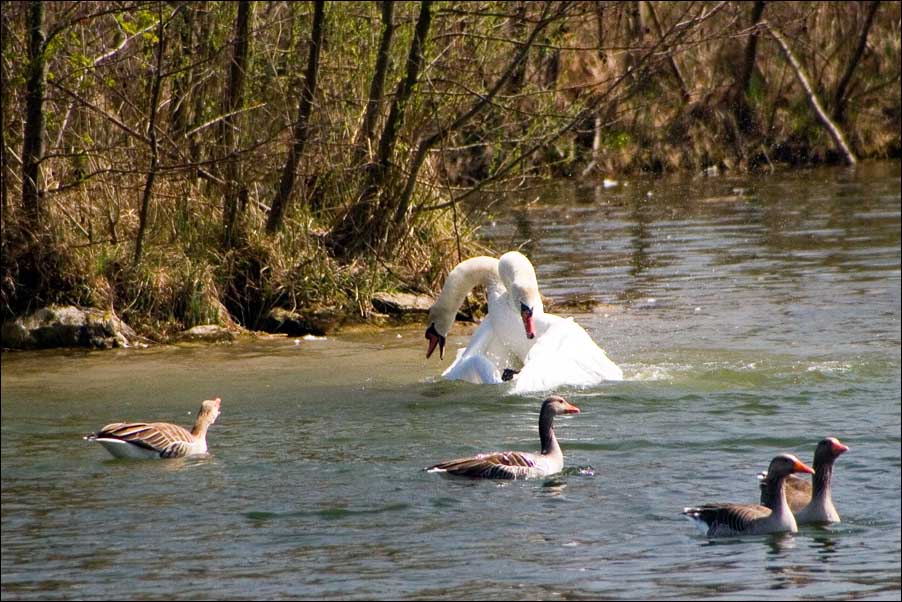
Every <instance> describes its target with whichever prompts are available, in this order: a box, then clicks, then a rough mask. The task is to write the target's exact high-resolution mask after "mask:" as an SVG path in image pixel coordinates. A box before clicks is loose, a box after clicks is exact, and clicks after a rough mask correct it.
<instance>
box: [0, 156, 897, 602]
mask: <svg viewBox="0 0 902 602" xmlns="http://www.w3.org/2000/svg"><path fill="white" fill-rule="evenodd" d="M900 198H902V196H900V166H899V164H898V163H887V164H880V165H870V166H863V167H862V168H860V169H858V170H857V171H849V170H845V169H825V170H814V171H800V172H793V173H789V174H775V175H770V176H763V177H762V176H758V177H755V178H735V179H727V178H715V179H702V180H699V179H693V180H689V179H687V180H679V181H667V182H661V181H655V180H635V181H630V182H628V183H623V184H620V185H617V186H614V187H610V188H603V187H598V188H595V187H591V186H586V185H580V184H576V183H573V182H567V183H561V184H559V185H557V186H555V187H552V188H549V189H547V190H544V191H542V192H541V193H530V194H524V195H522V196H521V197H520V198H519V199H518V200H503V201H498V202H496V203H494V204H491V205H490V206H489V207H488V209H487V213H485V214H484V215H483V216H482V218H483V219H484V223H485V226H484V228H483V234H484V236H485V237H486V239H488V240H490V241H492V242H493V243H494V244H495V245H496V246H497V247H498V248H503V249H510V248H514V247H516V246H518V245H520V244H522V243H524V242H525V243H526V244H525V245H524V246H523V250H524V252H525V253H527V255H529V257H530V258H531V259H532V260H533V262H534V263H535V265H536V270H537V273H538V278H539V283H540V285H541V287H542V292H543V294H544V295H545V296H546V297H547V298H548V299H549V300H550V301H551V302H556V303H557V305H558V309H554V307H552V308H550V311H559V313H561V314H564V315H573V316H574V317H575V319H576V320H577V321H578V322H579V323H580V324H582V325H583V326H584V327H585V328H586V329H587V330H588V331H589V333H590V334H591V335H592V336H593V338H594V339H595V340H596V341H598V342H599V344H600V345H601V346H602V347H604V349H605V350H606V351H607V353H608V355H609V356H610V357H611V358H612V359H613V360H614V361H615V362H617V363H618V364H619V365H620V366H621V367H622V368H623V369H624V373H625V375H626V380H625V381H623V382H617V383H604V384H601V385H599V386H596V387H592V388H588V389H564V390H560V391H556V392H557V393H561V394H564V395H565V396H567V397H568V399H570V401H571V402H573V403H574V404H575V405H577V406H579V407H580V408H581V410H582V413H581V414H579V415H575V416H567V417H561V418H559V419H558V421H557V422H556V431H557V434H558V438H559V439H560V440H561V445H562V447H563V450H564V455H565V470H564V471H563V472H562V473H561V474H559V475H556V476H554V477H551V478H548V479H542V480H535V481H523V482H511V483H496V482H475V481H461V480H451V479H442V478H438V477H437V476H436V475H432V474H428V473H425V472H423V471H422V470H421V469H422V468H423V467H424V466H427V465H429V464H430V463H435V462H438V461H440V460H444V459H449V458H452V457H458V456H462V455H468V454H472V453H477V452H480V451H491V450H497V449H522V450H533V449H536V448H537V446H538V436H537V419H538V409H539V405H540V403H541V397H542V396H540V395H537V396H531V397H523V396H518V395H511V394H508V393H507V391H506V387H507V386H506V385H502V386H476V385H470V384H467V383H457V382H445V381H442V380H440V378H439V377H438V375H439V374H440V373H441V371H442V370H443V368H444V367H447V365H448V364H449V362H450V358H449V354H447V353H446V356H445V360H444V361H443V362H440V361H438V360H437V358H435V357H433V358H432V359H431V360H429V361H426V360H425V359H424V355H425V345H426V342H425V340H424V339H423V329H424V328H425V324H424V325H417V326H412V327H404V328H387V329H384V330H382V331H378V332H356V333H347V334H343V335H339V336H337V337H329V338H326V339H297V340H295V339H284V338H281V339H280V338H276V339H260V340H256V341H245V342H240V343H236V344H232V345H214V346H196V347H156V348H150V349H144V350H135V349H128V350H114V351H107V352H89V351H74V350H59V351H43V352H16V353H4V354H3V356H2V594H3V598H4V600H6V599H10V600H13V599H75V598H79V599H97V598H109V599H161V598H169V599H171V598H182V599H223V598H244V599H259V598H264V599H280V598H282V599H284V598H325V599H372V598H395V599H414V598H416V599H422V598H429V599H460V598H465V599H574V598H577V599H579V598H606V599H618V598H633V599H645V598H651V599H671V598H676V599H694V598H700V597H704V598H707V599H736V598H742V599H756V600H757V599H799V598H824V599H839V598H842V599H848V598H867V599H899V596H900V591H902V577H900V569H902V519H900V515H902V503H900V496H902V485H900V474H902V452H900V443H902V428H900V422H902V418H900V412H902V405H900V388H902V380H900V368H902V361H900V345H902V341H900V339H902V335H900V314H902V310H900V305H902V303H900V203H902V201H900ZM576 301H578V302H579V303H578V304H574V302H576ZM471 330H472V327H469V328H468V327H466V326H461V325H459V326H458V327H457V328H456V329H455V331H454V336H452V337H451V338H450V339H449V350H448V351H449V352H450V356H451V357H453V353H454V351H455V348H456V347H457V346H459V345H465V344H466V341H467V336H468V333H469V332H470V331H471ZM215 396H219V397H221V398H222V400H223V403H222V415H221V417H220V419H219V420H218V422H217V423H216V424H215V425H214V426H213V427H212V428H211V430H210V434H209V437H208V441H209V443H210V447H211V452H212V453H211V454H210V455H208V456H203V457H197V458H188V459H182V460H172V461H165V462H162V461H161V462H157V461H122V460H113V459H112V458H111V457H110V456H109V455H108V454H107V452H106V451H104V450H103V449H102V448H101V447H100V446H98V445H96V444H90V443H88V442H85V441H83V440H82V439H81V437H82V436H83V435H84V434H86V433H88V432H91V431H94V430H96V429H97V428H98V427H100V426H102V425H103V424H106V423H108V422H113V421H119V420H165V421H172V422H178V423H181V424H183V425H190V424H191V423H192V422H193V418H194V413H195V412H196V411H197V408H198V406H199V405H200V402H201V400H203V399H206V398H210V397H215ZM827 435H833V436H836V437H839V438H840V440H842V441H843V442H844V443H846V444H847V445H848V446H849V447H850V448H851V451H850V452H849V453H847V454H845V455H843V456H842V457H841V458H840V459H839V461H838V462H837V465H836V471H835V475H834V500H835V502H836V506H837V508H838V510H839V512H840V514H841V516H842V518H843V522H842V523H840V524H838V525H834V526H831V527H813V526H804V527H802V529H801V531H800V532H799V533H797V534H794V535H781V536H770V537H755V538H741V539H726V540H718V541H711V540H708V539H706V538H705V537H703V536H701V535H700V534H699V533H698V532H697V531H696V530H695V528H694V527H693V526H692V525H691V524H690V523H689V522H688V521H687V520H685V519H684V518H683V517H682V516H681V515H680V510H681V509H682V507H683V506H687V505H693V504H697V503H703V502H715V501H738V502H754V501H756V499H757V491H758V490H757V481H756V478H755V474H756V473H757V472H759V471H760V470H763V469H765V468H766V466H767V463H768V462H769V460H770V459H771V458H772V457H773V456H774V455H775V454H776V453H779V452H783V451H789V452H793V453H796V454H797V455H799V457H800V458H801V459H802V460H803V461H805V462H811V460H812V455H813V452H814V447H815V445H816V444H817V441H818V440H820V439H821V438H823V437H824V436H827Z"/></svg>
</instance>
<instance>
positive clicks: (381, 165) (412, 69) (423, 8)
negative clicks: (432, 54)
mask: <svg viewBox="0 0 902 602" xmlns="http://www.w3.org/2000/svg"><path fill="white" fill-rule="evenodd" d="M431 9H432V2H431V1H430V0H422V1H421V2H420V15H419V17H418V19H417V24H416V29H415V30H414V35H413V40H412V41H411V43H410V51H409V52H408V54H407V73H406V74H405V77H404V79H402V80H401V81H400V82H398V87H397V89H396V91H395V96H394V100H393V101H392V104H391V109H390V110H389V112H388V118H387V119H386V120H385V125H384V126H383V128H382V135H381V136H380V138H379V148H378V151H377V153H376V160H375V161H374V163H373V164H372V165H371V166H370V167H369V168H368V170H367V175H366V177H365V178H364V182H363V186H362V187H361V190H360V194H359V195H358V200H357V202H356V203H354V205H352V206H351V208H350V209H349V210H348V212H347V213H346V214H345V215H344V216H343V217H342V219H341V220H340V221H339V222H338V223H337V224H336V226H335V227H334V228H333V230H332V232H331V233H330V236H329V244H330V246H331V247H332V250H333V251H334V252H335V253H336V254H338V255H343V256H350V255H353V254H355V253H357V252H358V251H359V250H360V249H361V248H366V247H367V245H368V244H369V243H371V242H372V241H376V240H379V239H380V238H381V237H382V235H383V234H384V232H385V229H386V227H387V225H388V223H389V222H390V220H391V217H390V216H389V215H388V210H385V209H380V208H379V206H378V196H379V194H380V192H384V188H385V185H386V180H387V177H388V171H389V164H390V162H391V158H392V154H393V152H394V148H395V144H396V142H397V139H398V132H399V131H400V129H401V123H402V121H403V119H404V111H405V109H406V107H407V101H408V99H409V98H410V95H411V93H412V92H413V88H414V86H415V85H416V83H417V81H418V80H419V74H420V68H421V67H422V64H423V47H424V46H425V44H426V37H427V36H428V35H429V26H430V23H431V20H432V12H431ZM374 199H377V201H376V203H375V204H374ZM364 232H366V234H365V235H364V234H363V233H364Z"/></svg>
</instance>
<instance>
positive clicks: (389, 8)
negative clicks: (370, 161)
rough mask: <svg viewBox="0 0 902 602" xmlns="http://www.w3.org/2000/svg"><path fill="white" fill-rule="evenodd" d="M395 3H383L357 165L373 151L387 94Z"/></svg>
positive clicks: (357, 143)
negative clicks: (377, 48)
mask: <svg viewBox="0 0 902 602" xmlns="http://www.w3.org/2000/svg"><path fill="white" fill-rule="evenodd" d="M394 5H395V3H394V2H393V1H392V0H385V1H384V2H382V37H381V38H380V40H379V50H378V53H377V55H376V66H375V70H374V71H373V79H372V80H371V81H370V95H369V98H368V99H367V103H366V112H365V113H364V115H363V123H362V124H361V126H360V131H359V132H358V133H357V139H356V140H355V141H354V159H353V161H352V163H354V164H357V163H359V162H360V160H361V159H362V158H363V156H364V155H365V154H369V153H371V151H372V146H373V139H374V138H375V136H376V134H375V130H376V119H377V118H378V117H379V108H380V107H381V106H382V97H383V96H384V94H385V74H386V72H387V71H388V63H389V59H390V58H391V57H390V53H389V51H390V50H391V40H392V36H393V35H394V32H395V24H394V22H393V12H394Z"/></svg>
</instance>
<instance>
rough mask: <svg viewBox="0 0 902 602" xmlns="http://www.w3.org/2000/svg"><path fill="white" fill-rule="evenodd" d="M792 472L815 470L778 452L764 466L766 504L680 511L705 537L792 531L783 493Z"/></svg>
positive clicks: (810, 471) (791, 518)
mask: <svg viewBox="0 0 902 602" xmlns="http://www.w3.org/2000/svg"><path fill="white" fill-rule="evenodd" d="M794 472H807V473H809V474H813V473H814V470H813V469H812V468H811V467H810V466H808V465H806V464H804V463H803V462H802V461H800V460H799V459H798V458H796V457H795V456H793V455H792V454H780V455H779V456H776V457H775V458H774V459H773V460H771V462H770V466H769V467H768V469H767V474H768V478H767V479H766V486H767V488H768V498H767V499H768V501H769V503H768V504H767V505H764V506H762V505H759V504H705V505H703V506H698V507H695V508H684V509H683V514H684V515H686V517H688V518H689V520H691V521H693V522H694V523H695V525H696V526H697V527H698V528H699V530H701V531H702V533H704V534H705V535H707V536H708V537H724V536H734V535H764V534H767V533H784V532H787V531H789V532H791V533H795V532H796V531H798V530H799V529H798V527H797V526H796V521H795V518H793V516H792V512H791V511H790V509H789V505H788V504H787V503H786V494H785V493H784V492H783V481H785V480H786V477H788V476H789V475H790V474H792V473H794Z"/></svg>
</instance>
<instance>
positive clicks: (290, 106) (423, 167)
mask: <svg viewBox="0 0 902 602" xmlns="http://www.w3.org/2000/svg"><path fill="white" fill-rule="evenodd" d="M900 6H902V5H900V2H873V1H872V2H761V1H757V2H635V1H629V2H598V1H594V2H522V1H516V2H432V1H425V0H424V1H421V2H391V1H385V2H264V1H256V2H250V1H240V2H185V1H169V2H157V1H155V2H3V3H2V62H0V66H2V73H0V76H2V77H0V81H2V114H0V116H2V128H0V131H2V141H0V142H2V165H0V168H2V282H0V296H2V317H3V320H4V321H6V320H9V319H12V318H14V317H16V316H19V315H22V314H26V313H28V312H29V311H32V310H34V309H36V308H39V307H43V306H45V305H49V304H74V305H79V306H87V307H97V308H102V309H104V310H108V311H112V312H115V313H116V314H118V315H119V316H120V317H121V318H123V319H124V320H125V321H126V322H127V323H129V324H131V325H132V326H133V327H135V328H137V329H138V331H139V332H141V333H142V334H144V335H145V336H148V337H150V338H156V339H160V338H165V337H166V335H167V333H171V332H175V331H178V330H181V329H185V328H189V327H191V326H194V325H198V324H208V323H218V324H221V325H226V326H235V325H239V326H242V327H245V328H249V329H257V328H261V327H262V326H263V324H264V323H265V322H266V320H267V319H268V317H269V316H271V315H272V312H273V310H278V309H282V310H289V311H292V312H300V313H301V314H307V315H320V314H323V313H326V314H329V315H334V316H350V315H355V316H361V317H365V316H367V315H369V314H370V313H371V312H372V305H371V300H372V297H373V294H374V293H375V292H377V291H383V290H399V291H410V292H429V291H434V290H435V288H436V287H437V286H438V285H440V284H441V282H442V281H443V278H444V276H445V275H446V274H447V271H448V269H449V268H450V267H453V265H454V264H455V263H456V262H457V261H459V259H460V258H462V257H466V256H469V255H471V254H473V253H477V252H480V251H482V250H483V249H481V246H480V243H479V241H478V238H477V236H476V229H475V220H473V219H472V218H471V217H470V216H469V215H468V213H467V208H468V207H472V206H473V203H474V201H476V200H477V199H487V198H493V197H494V196H496V195H502V194H509V193H510V192H511V191H517V190H522V189H523V188H524V187H528V186H534V185H538V184H540V183H542V182H546V181H547V180H549V179H552V178H559V177H571V176H573V177H582V178H589V179H592V178H594V179H598V180H599V181H600V180H601V179H602V178H605V177H615V178H620V177H623V176H624V175H625V174H629V173H637V172H653V173H671V172H690V173H693V174H697V173H713V172H714V171H717V172H720V173H722V172H723V171H725V170H734V171H742V170H760V169H765V170H774V169H778V168H781V167H782V166H785V165H793V166H794V165H804V164H813V163H825V162H826V163H834V162H842V163H850V164H854V163H855V162H856V161H857V160H859V159H861V158H865V159H868V158H887V157H894V158H898V157H899V156H900V129H902V127H900V126H902V123H900V121H902V118H900V116H902V109H900V107H902V104H900V82H899V79H900V54H902V53H900V30H902V21H900V16H902V11H900Z"/></svg>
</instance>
